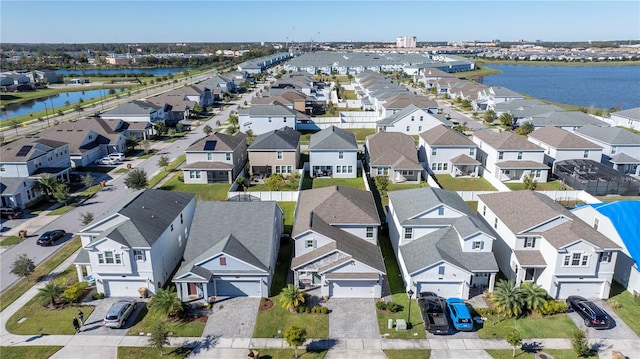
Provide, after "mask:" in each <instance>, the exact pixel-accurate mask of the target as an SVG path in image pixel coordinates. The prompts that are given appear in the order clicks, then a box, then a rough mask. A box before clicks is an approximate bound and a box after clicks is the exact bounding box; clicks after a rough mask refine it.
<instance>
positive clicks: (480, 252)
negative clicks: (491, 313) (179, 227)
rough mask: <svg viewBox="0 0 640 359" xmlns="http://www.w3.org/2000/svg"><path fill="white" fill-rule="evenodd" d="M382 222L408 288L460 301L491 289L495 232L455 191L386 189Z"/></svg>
mask: <svg viewBox="0 0 640 359" xmlns="http://www.w3.org/2000/svg"><path fill="white" fill-rule="evenodd" d="M387 223H388V224H389V238H390V240H391V244H392V245H393V249H394V252H395V254H396V258H397V259H398V265H399V266H400V272H401V276H402V279H403V280H404V283H405V287H406V290H407V291H408V290H412V291H413V292H414V293H421V292H427V291H429V292H434V293H437V294H438V295H439V296H441V297H444V298H450V297H457V298H463V299H468V298H470V297H472V296H474V295H477V294H480V293H482V292H483V291H484V289H488V290H489V291H493V286H494V283H495V277H496V274H497V273H498V264H497V263H496V260H495V258H494V255H493V252H492V247H493V242H494V241H495V240H496V238H495V235H494V234H493V232H492V231H491V228H490V227H488V226H487V225H486V224H485V223H484V222H483V221H482V220H481V219H480V218H478V217H477V216H476V215H475V214H474V213H473V211H472V210H471V209H470V208H469V206H468V205H467V204H466V203H465V202H464V201H463V200H462V198H461V197H460V196H458V194H457V193H455V192H452V191H447V190H443V189H440V188H433V187H428V188H414V189H408V190H402V191H391V192H389V207H388V210H387Z"/></svg>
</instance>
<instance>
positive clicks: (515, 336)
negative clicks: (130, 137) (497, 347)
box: [506, 328, 522, 358]
mask: <svg viewBox="0 0 640 359" xmlns="http://www.w3.org/2000/svg"><path fill="white" fill-rule="evenodd" d="M506 339H507V343H509V345H511V346H512V347H513V354H512V355H511V357H512V358H515V357H516V348H518V347H520V346H522V335H520V332H519V331H518V329H516V328H513V329H511V330H510V331H509V332H508V333H507V338H506Z"/></svg>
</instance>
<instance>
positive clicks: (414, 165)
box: [366, 132, 422, 169]
mask: <svg viewBox="0 0 640 359" xmlns="http://www.w3.org/2000/svg"><path fill="white" fill-rule="evenodd" d="M366 140H367V142H366V143H367V152H368V153H369V164H370V165H371V166H392V168H394V169H421V168H422V166H421V165H420V163H419V162H418V151H417V149H416V142H415V141H414V139H413V137H411V136H409V135H405V134H404V133H400V132H378V133H376V134H374V135H369V136H367V139H366Z"/></svg>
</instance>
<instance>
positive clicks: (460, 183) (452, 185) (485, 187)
mask: <svg viewBox="0 0 640 359" xmlns="http://www.w3.org/2000/svg"><path fill="white" fill-rule="evenodd" d="M435 176H436V179H437V180H438V183H440V186H442V188H444V189H448V190H450V191H497V189H496V188H495V187H493V186H492V185H491V183H489V181H487V180H486V179H484V178H482V177H476V178H453V177H451V176H450V175H435Z"/></svg>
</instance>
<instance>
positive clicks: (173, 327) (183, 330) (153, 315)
mask: <svg viewBox="0 0 640 359" xmlns="http://www.w3.org/2000/svg"><path fill="white" fill-rule="evenodd" d="M160 320H162V321H164V322H165V324H166V325H167V330H168V331H170V332H172V333H173V336H176V337H200V336H202V332H203V331H204V327H205V325H206V324H207V323H206V321H184V322H183V321H176V322H174V321H170V320H167V319H166V317H165V316H164V315H162V314H159V313H157V312H154V311H151V312H150V311H148V309H147V308H146V306H145V307H144V308H142V310H140V314H138V317H137V318H136V320H135V322H134V324H133V326H131V328H129V330H128V331H127V334H128V335H140V333H150V332H151V331H152V330H153V329H152V328H153V326H154V324H155V323H156V322H158V321H160Z"/></svg>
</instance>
